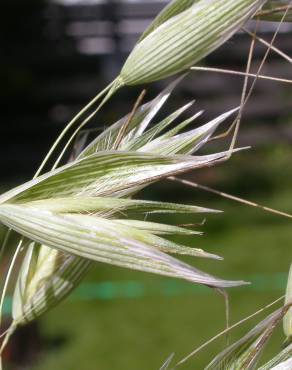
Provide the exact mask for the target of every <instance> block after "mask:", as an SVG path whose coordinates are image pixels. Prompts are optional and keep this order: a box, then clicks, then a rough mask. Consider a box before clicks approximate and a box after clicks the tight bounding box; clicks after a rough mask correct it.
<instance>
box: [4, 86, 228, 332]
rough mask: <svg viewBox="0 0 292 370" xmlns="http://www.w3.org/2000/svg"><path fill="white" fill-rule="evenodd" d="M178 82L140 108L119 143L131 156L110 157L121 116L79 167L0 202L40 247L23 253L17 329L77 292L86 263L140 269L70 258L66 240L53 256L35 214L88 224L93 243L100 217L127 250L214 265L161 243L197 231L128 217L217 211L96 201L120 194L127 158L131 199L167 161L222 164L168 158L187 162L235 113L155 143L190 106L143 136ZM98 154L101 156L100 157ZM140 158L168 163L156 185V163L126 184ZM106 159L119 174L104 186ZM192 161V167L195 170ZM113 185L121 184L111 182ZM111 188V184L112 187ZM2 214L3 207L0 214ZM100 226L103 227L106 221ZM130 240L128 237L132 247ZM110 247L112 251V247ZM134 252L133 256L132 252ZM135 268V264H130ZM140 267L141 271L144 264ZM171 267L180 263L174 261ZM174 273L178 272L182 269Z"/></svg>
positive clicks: (167, 134)
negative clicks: (113, 162) (184, 256)
mask: <svg viewBox="0 0 292 370" xmlns="http://www.w3.org/2000/svg"><path fill="white" fill-rule="evenodd" d="M178 82H179V80H177V81H175V82H174V83H172V84H171V85H170V86H169V87H167V88H166V89H165V90H164V91H163V92H162V93H161V94H159V95H158V96H157V98H155V99H154V100H153V101H151V102H149V103H146V104H144V105H143V106H142V107H141V108H139V109H138V110H137V112H136V113H135V115H134V117H133V120H132V121H131V122H130V125H128V127H127V132H125V137H124V139H123V140H122V141H121V142H120V144H119V148H118V149H119V150H120V149H123V148H125V149H127V150H128V151H129V150H130V152H128V154H127V153H122V152H120V153H119V152H118V151H116V152H112V151H111V147H112V146H113V145H114V143H115V140H116V139H115V138H116V136H117V134H118V132H119V131H120V129H121V127H122V126H123V125H124V124H125V122H127V117H125V118H124V119H122V120H120V121H119V122H117V123H116V124H114V125H112V126H110V127H109V128H108V129H107V130H106V131H104V132H103V133H102V134H100V135H99V136H98V137H97V138H96V139H95V140H93V142H92V143H91V144H90V145H89V146H88V147H87V148H86V149H85V150H84V151H83V152H82V153H81V154H80V156H79V159H78V160H77V161H75V162H73V163H71V164H69V165H66V166H64V167H63V168H59V169H57V170H55V171H52V172H51V173H48V174H45V175H43V176H42V177H40V178H37V179H35V180H33V181H31V182H29V183H27V184H24V185H23V186H21V187H19V188H18V189H15V190H12V191H11V192H9V193H8V194H6V195H4V196H3V198H2V200H3V201H4V200H5V201H6V203H7V202H8V203H10V205H9V204H7V205H6V203H4V204H3V207H4V208H5V207H7V206H8V207H11V206H13V204H15V207H19V208H15V210H16V209H17V212H16V213H15V215H14V217H19V216H20V214H21V212H24V213H23V215H24V214H27V216H28V215H29V214H30V216H28V218H27V216H24V218H23V219H22V220H20V219H19V221H20V223H18V226H16V224H15V223H14V224H13V225H12V223H13V222H15V220H16V219H15V218H14V217H13V218H14V221H12V220H10V221H9V222H8V223H9V225H10V226H12V227H13V228H15V227H16V228H17V230H18V231H19V232H24V233H25V234H26V235H27V236H30V237H31V238H32V239H34V240H36V241H37V242H38V243H34V244H32V245H31V246H30V247H29V249H28V251H27V254H26V257H25V259H24V261H23V266H22V270H21V272H20V276H19V279H18V282H17V285H16V289H15V295H14V303H13V317H14V320H15V322H17V323H18V324H19V325H21V324H24V323H26V322H29V321H31V320H34V319H35V318H37V317H38V316H40V315H41V314H43V313H45V312H46V311H47V310H49V309H51V308H52V307H54V306H55V305H56V304H57V303H59V302H60V301H62V299H64V298H65V297H66V296H67V295H68V294H69V293H70V292H71V291H72V290H73V289H74V288H75V286H77V285H78V284H79V281H80V279H81V278H82V277H84V275H85V274H86V272H87V271H88V269H89V267H90V266H91V265H92V261H90V259H93V260H95V261H96V260H99V261H100V260H102V261H104V262H109V263H114V264H119V265H121V264H124V266H128V267H132V268H134V266H135V264H136V267H139V266H138V265H137V260H138V257H135V258H136V259H134V260H133V257H131V258H130V257H128V258H130V260H128V262H127V260H123V258H125V256H124V257H123V258H122V259H121V260H120V259H117V257H116V256H111V257H110V258H106V257H105V256H104V255H103V254H102V253H104V252H102V253H101V254H100V252H99V254H97V250H92V251H91V252H90V251H89V249H88V246H87V247H86V248H85V249H86V251H84V250H83V252H82V251H81V252H80V253H79V252H78V251H77V249H75V250H74V251H73V250H72V249H70V250H69V249H67V247H66V242H65V241H63V244H62V243H61V244H62V245H59V246H60V249H59V250H57V249H55V247H56V245H55V242H54V243H52V235H51V236H50V237H48V235H47V236H46V238H47V239H43V238H42V239H39V236H40V235H39V230H40V224H39V223H38V221H37V219H34V221H33V220H32V219H31V216H32V213H34V212H36V213H35V214H36V215H37V218H39V221H40V218H41V215H43V216H44V218H46V217H53V218H54V219H55V220H58V224H59V225H61V224H62V222H63V223H64V221H65V219H66V222H68V221H69V223H70V222H71V223H72V222H73V219H74V220H75V221H74V222H75V223H76V222H77V221H78V222H77V223H78V225H79V227H80V224H81V223H82V222H83V221H84V220H86V230H87V231H85V230H84V232H85V233H87V234H89V236H91V237H92V235H91V234H90V231H89V230H90V226H89V225H91V227H96V223H97V221H98V219H97V216H98V217H102V218H110V219H111V223H112V225H114V226H115V229H120V232H122V235H120V238H126V240H127V242H128V243H129V244H130V245H131V243H132V244H134V245H136V243H138V244H139V245H142V246H144V248H155V249H156V252H155V253H175V254H188V255H192V256H196V257H204V258H215V259H219V257H218V256H216V255H214V254H211V253H207V252H205V251H203V250H201V249H197V248H189V247H186V246H182V245H179V244H176V243H173V242H170V241H169V240H167V239H166V237H167V236H168V235H171V234H186V235H190V236H192V235H196V234H198V232H196V231H193V230H187V229H184V228H181V227H176V226H172V225H164V224H158V223H153V222H145V221H138V220H136V219H135V218H134V219H133V218H132V216H131V215H132V214H135V215H137V214H139V213H140V214H141V213H144V214H148V215H150V214H151V213H169V212H170V213H182V212H183V213H197V212H214V211H213V210H209V209H205V208H202V207H196V206H188V205H180V204H172V203H163V202H150V201H143V200H133V199H124V198H116V197H112V196H111V197H109V194H108V195H107V196H106V197H105V196H104V195H103V196H98V193H99V191H98V188H100V189H101V188H102V189H103V190H104V189H105V187H108V189H110V187H111V186H110V184H111V183H112V185H113V186H114V188H116V189H117V190H120V189H121V185H122V183H121V172H120V170H121V168H122V167H123V165H122V162H123V159H122V157H123V158H126V157H127V156H128V158H129V159H130V158H131V159H130V161H129V163H128V164H127V165H126V166H127V167H128V169H127V170H126V172H125V174H127V176H126V178H125V182H124V185H123V186H126V188H128V190H127V195H128V196H131V194H132V193H133V192H136V191H137V190H139V189H140V188H141V186H142V187H144V186H146V185H147V184H148V182H149V178H150V180H151V177H153V181H157V179H159V178H160V177H161V175H162V172H163V171H162V172H161V170H162V168H163V166H164V165H165V164H166V162H165V161H167V162H168V161H169V160H170V162H173V160H174V162H173V163H175V162H176V161H177V160H178V159H179V158H181V160H183V161H186V162H185V163H186V165H187V166H188V163H191V162H189V161H190V160H191V161H195V162H197V163H198V165H199V166H201V165H204V164H203V162H204V161H206V164H210V163H211V162H212V161H213V160H216V159H218V158H220V157H221V154H220V155H219V157H218V155H215V157H214V156H211V157H210V156H207V157H206V158H205V160H203V162H202V159H203V158H200V157H189V158H187V157H177V158H173V159H172V158H171V156H170V155H175V154H176V153H180V154H183V155H185V154H187V153H192V152H194V151H196V150H197V149H198V148H199V147H201V146H202V145H203V144H204V143H205V142H206V140H207V139H208V138H209V137H210V136H211V135H212V134H213V132H214V131H215V130H216V128H217V127H218V125H219V124H220V123H221V122H223V121H224V120H225V119H226V118H228V117H229V116H230V115H231V114H232V113H233V111H231V112H228V113H226V114H223V115H222V116H220V117H218V118H216V119H215V120H213V121H211V122H209V123H207V124H205V125H203V126H202V127H199V128H198V129H195V130H191V131H189V132H188V133H182V134H180V133H179V131H180V130H181V129H183V128H185V127H186V126H187V124H188V123H190V122H191V121H192V119H191V120H187V121H189V122H185V121H184V122H182V123H181V124H179V125H177V128H175V129H171V130H168V131H167V132H164V133H163V134H162V135H160V136H159V133H160V132H161V131H162V130H165V129H166V128H167V126H168V125H169V124H170V123H171V122H173V120H174V119H177V118H178V117H179V115H180V114H181V113H182V112H183V111H184V110H185V109H186V108H188V107H189V106H190V104H188V105H186V106H185V107H182V108H180V109H179V110H177V111H176V112H174V113H173V114H170V115H169V117H166V118H165V119H164V120H163V121H162V122H160V123H158V124H157V125H156V126H153V127H152V128H150V129H148V130H147V127H148V125H149V124H150V122H151V120H152V119H153V117H154V116H155V114H156V113H157V111H158V110H159V109H160V108H161V106H162V105H163V104H164V102H165V101H166V100H167V98H168V97H169V95H170V93H171V91H172V90H173V88H174V87H175V86H176V84H177V83H178ZM152 142H156V143H157V144H155V145H156V149H155V152H156V154H155V155H150V154H147V152H152V151H153V150H154V149H153V148H152V146H151V143H152ZM149 145H150V147H149ZM100 150H101V151H102V152H100ZM138 151H140V152H141V153H138ZM143 153H144V154H143ZM145 155H146V157H147V158H148V157H149V155H150V157H151V158H153V160H154V161H157V159H158V158H159V155H160V156H161V155H164V156H166V157H163V158H162V157H161V158H162V160H163V162H164V164H163V163H162V162H161V163H160V164H159V170H158V172H157V174H158V178H157V175H156V174H155V173H154V174H153V170H154V169H155V165H154V162H153V163H152V164H151V165H150V167H149V170H151V173H152V174H151V173H150V172H148V175H147V173H146V176H145V173H144V174H143V176H144V179H145V181H146V180H147V181H146V182H145V183H144V180H142V178H141V177H140V178H139V181H138V182H136V181H134V182H131V181H129V180H130V178H129V176H130V177H131V176H132V175H131V173H135V171H133V170H131V171H129V169H130V168H133V165H134V164H133V159H134V158H135V156H136V159H138V158H141V159H142V158H146V157H145ZM100 156H102V157H100ZM104 156H106V157H107V158H108V159H109V160H110V161H111V160H113V158H114V157H116V156H117V158H118V161H117V166H114V167H112V169H113V171H114V172H112V175H113V174H114V173H115V172H116V171H118V172H119V173H117V175H115V176H114V177H112V176H111V177H106V178H104V182H101V183H99V182H100V181H102V180H101V177H100V175H101V176H103V175H102V171H103V170H102V168H105V163H106V162H104V159H105V157H104ZM125 156H126V157H125ZM98 157H100V161H98V162H100V165H98V164H97V162H96V163H93V162H92V165H90V162H91V161H92V160H93V158H98ZM150 157H149V159H150ZM223 158H224V154H223ZM179 160H180V159H179ZM121 161H122V162H121ZM135 161H136V160H135ZM210 161H211V162H210ZM126 162H127V161H126ZM170 162H169V163H170ZM195 162H193V163H194V164H195ZM83 164H85V167H84V171H85V172H84V176H82V175H81V174H82V170H81V168H82V166H83ZM137 164H138V167H136V170H139V168H140V167H141V165H142V162H140V164H139V163H138V162H137ZM157 164H158V163H157ZM80 165H81V167H80ZM108 165H109V162H107V167H106V168H107V171H106V173H107V176H108V174H109V172H108V171H109V167H108ZM76 166H77V167H76ZM96 166H99V168H100V170H101V172H99V171H98V172H97V173H94V174H92V176H91V175H90V168H91V167H92V168H94V170H96V169H97V167H96ZM161 166H162V167H161ZM74 167H75V168H76V171H77V172H76V176H77V177H75V175H74V171H75V170H74ZM142 168H143V167H141V169H142ZM72 171H73V172H72ZM143 172H145V167H144V169H143V171H142V172H141V173H143ZM98 173H99V174H98ZM129 174H130V175H129ZM136 174H137V171H136ZM159 174H160V175H159ZM72 176H73V177H72ZM163 176H164V175H163ZM165 176H166V173H165ZM114 178H116V180H114ZM78 179H79V180H78ZM98 179H99V180H98ZM84 180H85V182H84ZM117 180H118V182H116V181H117ZM96 181H97V182H96ZM115 182H116V185H114V184H115ZM98 183H99V185H98ZM62 184H63V185H62ZM70 184H71V185H70ZM78 184H79V185H78ZM102 184H103V185H102ZM114 188H113V187H112V189H111V190H109V193H111V194H112V195H114V196H115V195H116V194H115V190H114ZM118 194H119V193H118ZM4 208H2V211H3V209H4ZM6 210H7V209H6ZM10 210H11V208H10ZM31 212H32V213H31ZM121 214H124V215H126V216H127V217H126V218H125V219H121V218H120V217H121ZM10 215H11V214H10ZM2 216H3V214H2ZM29 218H30V220H31V221H30V222H31V227H32V228H33V229H34V231H33V234H34V236H33V235H32V234H31V232H32V230H30V231H29V226H28V224H27V221H28V219H29ZM113 218H114V219H113ZM25 219H26V220H25ZM24 220H25V222H26V226H25V225H24V224H23V222H24ZM100 220H103V219H100ZM47 221H48V220H47ZM51 221H52V219H51ZM35 222H37V224H35V225H34V226H33V224H34V223H35ZM66 222H65V223H66ZM104 222H106V221H105V220H104ZM65 223H64V226H65ZM44 225H45V224H44ZM64 226H63V227H64ZM52 227H53V224H50V226H49V224H47V227H45V229H46V228H50V229H51V228H52ZM56 232H57V230H56ZM62 233H64V230H63V231H62ZM129 235H131V238H130V240H129ZM67 237H68V238H69V234H68V235H67ZM82 238H83V237H82ZM68 240H69V239H68ZM100 242H101V240H99V242H98V243H100ZM98 243H97V244H98ZM41 244H42V245H41ZM71 244H72V243H71ZM75 244H76V243H75ZM77 245H78V243H77V244H76V246H77ZM145 245H146V247H145ZM51 247H52V248H51ZM84 247H85V246H84ZM76 248H77V247H76ZM115 248H117V247H116V246H115ZM95 249H96V248H95ZM151 251H152V249H151ZM74 253H75V255H74ZM123 253H124V252H123ZM123 253H122V254H123ZM135 253H137V251H136V250H135ZM161 256H163V258H168V257H166V256H164V254H162V255H161ZM83 257H86V258H83ZM155 258H156V257H155ZM159 258H160V257H159ZM133 261H136V262H135V263H134V262H133ZM171 261H172V262H171V263H174V262H173V261H177V260H171ZM44 262H45V263H44ZM143 263H144V264H145V261H144V262H143ZM165 263H166V262H164V264H165ZM167 263H168V264H169V263H170V262H169V261H168V262H167ZM175 263H179V262H178V261H177V262H175ZM179 266H181V264H180V263H179ZM180 268H181V267H180ZM185 268H186V267H185ZM188 268H189V267H188ZM139 269H144V270H145V269H146V270H147V271H148V270H149V271H152V272H156V273H163V274H167V275H169V274H170V275H171V274H174V271H173V272H171V268H170V267H166V266H164V267H163V268H162V267H160V268H158V267H157V266H156V267H155V268H153V266H152V270H151V269H150V267H149V263H148V264H146V265H143V264H140V267H139ZM165 269H166V270H165ZM169 269H170V270H169ZM190 274H191V273H188V274H186V273H183V274H182V275H181V277H183V278H187V279H190V278H191V275H190ZM203 275H204V274H203ZM173 276H174V275H173ZM204 276H205V275H204ZM191 279H194V278H191ZM203 281H204V279H203ZM217 283H218V284H219V285H220V284H229V283H222V282H221V283H220V282H218V281H217ZM209 284H212V282H209ZM231 284H232V283H231Z"/></svg>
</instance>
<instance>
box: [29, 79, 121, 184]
mask: <svg viewBox="0 0 292 370" xmlns="http://www.w3.org/2000/svg"><path fill="white" fill-rule="evenodd" d="M114 83H115V81H113V82H112V83H110V84H109V85H108V86H107V87H106V88H105V89H104V90H102V91H101V92H100V93H99V94H97V95H96V96H95V97H94V98H93V99H92V100H91V101H90V102H89V103H88V104H87V105H86V106H85V107H84V108H83V109H81V111H80V112H78V113H77V114H76V116H75V117H73V118H72V120H71V121H70V122H69V123H68V124H67V126H66V127H65V128H64V130H63V131H62V132H61V133H60V135H59V136H58V138H57V139H56V140H55V142H54V144H53V145H52V147H51V149H50V150H49V152H48V153H47V155H46V156H45V158H44V160H43V161H42V163H41V165H40V167H39V169H38V170H37V172H36V174H35V175H34V178H36V177H38V176H39V175H40V173H41V172H42V170H43V169H44V167H45V165H46V164H47V162H48V160H49V159H50V157H51V155H52V154H53V153H54V151H55V149H56V148H57V146H58V145H59V144H60V142H61V140H62V139H63V138H64V136H65V135H66V133H67V132H68V131H69V130H70V128H71V127H72V126H73V125H74V124H75V122H76V121H77V120H78V119H79V118H80V117H82V115H83V114H84V113H86V112H87V111H88V109H90V108H91V107H92V106H93V104H94V103H96V102H97V101H98V100H99V99H100V98H101V97H102V96H104V95H105V94H106V93H107V92H108V90H110V88H111V87H112V85H113V84H114Z"/></svg>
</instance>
